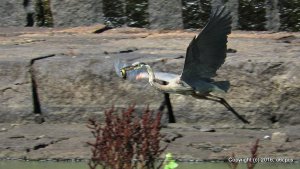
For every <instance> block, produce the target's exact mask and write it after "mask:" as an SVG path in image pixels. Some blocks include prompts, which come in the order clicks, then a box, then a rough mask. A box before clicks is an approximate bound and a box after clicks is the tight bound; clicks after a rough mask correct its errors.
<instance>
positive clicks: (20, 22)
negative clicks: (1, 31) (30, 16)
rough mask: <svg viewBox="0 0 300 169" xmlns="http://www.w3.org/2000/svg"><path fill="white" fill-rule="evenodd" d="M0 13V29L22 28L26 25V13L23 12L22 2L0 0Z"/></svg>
mask: <svg viewBox="0 0 300 169" xmlns="http://www.w3.org/2000/svg"><path fill="white" fill-rule="evenodd" d="M0 13H1V17H0V27H7V26H20V27H22V26H25V25H26V12H25V10H24V6H23V1H20V0H1V3H0Z"/></svg>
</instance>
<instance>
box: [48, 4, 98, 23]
mask: <svg viewBox="0 0 300 169" xmlns="http://www.w3.org/2000/svg"><path fill="white" fill-rule="evenodd" d="M51 11H52V16H53V21H54V26H55V27H57V26H65V27H70V26H83V25H92V24H97V23H103V11H102V0H79V1H69V0H51Z"/></svg>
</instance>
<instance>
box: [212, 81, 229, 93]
mask: <svg viewBox="0 0 300 169" xmlns="http://www.w3.org/2000/svg"><path fill="white" fill-rule="evenodd" d="M212 84H214V85H216V86H217V88H218V89H216V91H220V90H221V91H220V92H227V91H228V90H229V88H230V83H229V81H218V82H213V83H212Z"/></svg>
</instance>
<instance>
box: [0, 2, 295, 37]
mask: <svg viewBox="0 0 300 169" xmlns="http://www.w3.org/2000/svg"><path fill="white" fill-rule="evenodd" d="M223 4H225V5H226V6H227V7H228V9H229V10H230V11H231V13H232V16H233V23H232V26H233V29H238V30H251V31H266V30H268V31H299V30H300V1H299V0H288V1H286V0H114V1H111V0H77V1H71V0H1V3H0V12H1V14H2V17H1V18H0V26H1V27H7V26H28V27H31V26H37V27H72V26H87V25H92V24H96V23H102V24H105V25H107V26H109V27H121V26H129V27H142V28H151V29H197V28H201V27H203V26H204V24H205V23H206V21H207V19H208V17H209V15H210V11H211V9H212V8H214V7H216V6H218V5H223Z"/></svg>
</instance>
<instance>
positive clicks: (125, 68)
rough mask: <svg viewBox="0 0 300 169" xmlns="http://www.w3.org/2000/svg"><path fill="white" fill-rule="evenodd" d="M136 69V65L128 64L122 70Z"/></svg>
mask: <svg viewBox="0 0 300 169" xmlns="http://www.w3.org/2000/svg"><path fill="white" fill-rule="evenodd" d="M134 69H136V66H126V67H123V68H122V69H121V71H122V70H125V71H130V70H134Z"/></svg>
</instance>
